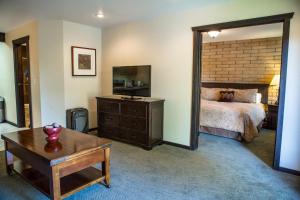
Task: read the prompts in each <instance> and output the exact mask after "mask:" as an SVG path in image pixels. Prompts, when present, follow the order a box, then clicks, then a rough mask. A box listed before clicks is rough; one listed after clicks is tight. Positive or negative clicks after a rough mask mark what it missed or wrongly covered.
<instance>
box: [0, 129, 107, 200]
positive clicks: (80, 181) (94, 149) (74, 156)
mask: <svg viewBox="0 0 300 200" xmlns="http://www.w3.org/2000/svg"><path fill="white" fill-rule="evenodd" d="M45 137H46V135H45V134H44V133H43V130H42V128H36V129H31V130H24V131H19V132H15V133H9V134H4V135H2V136H1V138H2V139H3V140H4V142H5V152H6V153H5V156H6V167H7V173H8V174H9V175H12V173H13V172H16V173H17V174H19V175H20V176H21V177H22V178H24V179H25V180H26V181H27V182H29V183H30V184H31V185H33V186H34V187H35V188H37V189H38V190H40V191H41V192H43V193H44V194H45V195H47V196H48V197H49V198H50V199H53V200H58V199H64V198H66V197H68V196H70V195H72V194H74V193H75V192H77V191H79V190H81V189H83V188H85V187H88V186H90V185H93V184H95V183H100V182H102V181H103V182H104V184H105V185H106V186H107V187H109V186H110V147H111V141H110V140H106V139H103V138H98V137H96V136H91V135H87V134H83V133H79V132H76V131H73V130H70V129H63V130H62V132H61V133H60V138H59V141H58V142H57V143H47V141H46V140H45ZM14 156H15V157H17V158H14ZM97 163H101V164H102V167H101V170H99V169H96V168H95V167H93V166H94V165H95V164H97ZM99 168H100V167H99Z"/></svg>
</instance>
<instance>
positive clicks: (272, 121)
mask: <svg viewBox="0 0 300 200" xmlns="http://www.w3.org/2000/svg"><path fill="white" fill-rule="evenodd" d="M277 117H278V105H274V104H268V111H267V117H266V124H265V126H264V128H267V129H272V130H275V129H276V128H277Z"/></svg>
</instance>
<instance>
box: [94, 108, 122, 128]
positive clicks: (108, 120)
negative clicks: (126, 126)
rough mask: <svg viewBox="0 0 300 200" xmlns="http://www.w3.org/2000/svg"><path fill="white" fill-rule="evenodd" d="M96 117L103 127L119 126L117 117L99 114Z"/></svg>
mask: <svg viewBox="0 0 300 200" xmlns="http://www.w3.org/2000/svg"><path fill="white" fill-rule="evenodd" d="M98 117H99V119H100V123H101V124H103V125H105V126H114V127H118V126H119V118H120V117H119V115H115V114H110V113H104V112H100V113H99V116H98Z"/></svg>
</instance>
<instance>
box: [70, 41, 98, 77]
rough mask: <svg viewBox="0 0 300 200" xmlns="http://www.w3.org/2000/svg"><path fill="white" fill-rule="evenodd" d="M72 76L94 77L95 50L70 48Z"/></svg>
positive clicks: (95, 71)
mask: <svg viewBox="0 0 300 200" xmlns="http://www.w3.org/2000/svg"><path fill="white" fill-rule="evenodd" d="M71 57H72V76H96V75H97V63H96V49H93V48H86V47H78V46H71Z"/></svg>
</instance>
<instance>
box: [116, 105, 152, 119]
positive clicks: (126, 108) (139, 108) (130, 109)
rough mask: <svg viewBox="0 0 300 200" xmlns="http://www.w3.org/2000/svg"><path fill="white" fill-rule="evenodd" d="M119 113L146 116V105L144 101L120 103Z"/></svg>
mask: <svg viewBox="0 0 300 200" xmlns="http://www.w3.org/2000/svg"><path fill="white" fill-rule="evenodd" d="M121 113H122V114H124V115H133V116H138V117H146V114H147V105H146V104H144V103H130V102H126V103H121Z"/></svg>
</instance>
